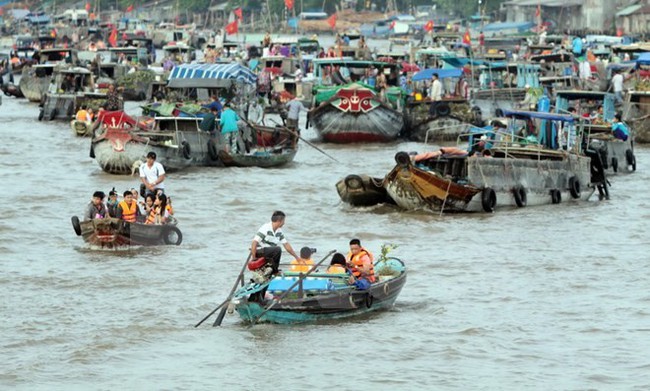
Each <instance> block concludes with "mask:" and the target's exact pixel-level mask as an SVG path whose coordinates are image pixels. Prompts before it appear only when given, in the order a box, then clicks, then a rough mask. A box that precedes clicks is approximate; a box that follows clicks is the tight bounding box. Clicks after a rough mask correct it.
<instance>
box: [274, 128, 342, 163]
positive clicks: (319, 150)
mask: <svg viewBox="0 0 650 391" xmlns="http://www.w3.org/2000/svg"><path fill="white" fill-rule="evenodd" d="M269 120H270V121H271V122H274V123H275V124H276V125H278V126H282V125H280V124H279V123H278V122H277V121H275V120H274V119H272V118H271V119H269ZM282 130H283V131H285V132H287V133H289V134H291V135H292V136H295V137H298V138H299V139H301V140H302V141H304V142H305V144H307V145H309V146H310V147H312V148H314V149H315V150H317V151H318V152H320V153H322V154H323V155H325V156H327V157H328V158H330V159H332V160H334V161H335V162H337V163H341V162H339V161H338V160H336V159H335V158H334V157H332V156H331V155H330V154H328V153H327V152H325V151H323V150H322V149H320V148H318V147H317V146H315V145H314V144H312V143H311V142H309V141H307V140H306V139H304V138H303V137H302V136H301V135H299V134H298V133H296V132H294V131H293V130H291V129H289V128H287V127H286V126H283V129H282Z"/></svg>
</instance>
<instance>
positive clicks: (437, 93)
mask: <svg viewBox="0 0 650 391" xmlns="http://www.w3.org/2000/svg"><path fill="white" fill-rule="evenodd" d="M429 97H430V98H431V106H430V107H429V114H430V115H431V116H436V115H437V114H436V109H437V108H438V103H440V101H441V100H442V83H440V80H439V79H438V74H437V73H434V74H433V81H432V82H431V90H430V91H429Z"/></svg>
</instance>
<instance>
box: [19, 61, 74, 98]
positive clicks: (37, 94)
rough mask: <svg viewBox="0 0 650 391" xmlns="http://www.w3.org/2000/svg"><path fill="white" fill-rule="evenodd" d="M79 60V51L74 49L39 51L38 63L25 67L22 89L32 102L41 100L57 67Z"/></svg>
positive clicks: (21, 80) (21, 79)
mask: <svg viewBox="0 0 650 391" xmlns="http://www.w3.org/2000/svg"><path fill="white" fill-rule="evenodd" d="M77 62H78V58H77V51H76V50H74V49H67V48H53V49H43V50H41V51H40V52H39V62H38V64H36V65H33V66H26V67H23V72H22V76H21V78H20V82H19V86H20V90H21V91H22V93H23V95H25V97H26V98H27V99H28V100H29V101H30V102H41V101H42V100H43V97H44V96H45V93H46V92H47V91H48V87H49V86H50V79H51V78H52V74H53V73H54V70H55V68H64V67H67V66H70V65H72V64H76V63H77Z"/></svg>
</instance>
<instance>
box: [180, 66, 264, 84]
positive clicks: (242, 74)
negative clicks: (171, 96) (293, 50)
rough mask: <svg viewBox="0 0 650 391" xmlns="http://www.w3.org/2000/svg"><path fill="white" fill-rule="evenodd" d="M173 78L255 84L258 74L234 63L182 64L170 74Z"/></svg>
mask: <svg viewBox="0 0 650 391" xmlns="http://www.w3.org/2000/svg"><path fill="white" fill-rule="evenodd" d="M173 79H230V80H237V81H240V82H243V83H247V84H254V83H255V82H256V81H257V76H256V75H255V74H254V73H253V72H251V70H250V69H248V68H246V67H244V66H242V65H239V64H236V63H233V64H182V65H178V66H177V67H175V68H174V69H173V70H172V72H171V74H170V75H169V80H170V81H171V80H173Z"/></svg>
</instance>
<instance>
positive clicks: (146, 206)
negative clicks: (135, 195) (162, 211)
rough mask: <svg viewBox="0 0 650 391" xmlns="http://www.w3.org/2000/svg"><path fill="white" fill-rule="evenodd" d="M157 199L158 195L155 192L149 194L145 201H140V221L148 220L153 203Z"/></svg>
mask: <svg viewBox="0 0 650 391" xmlns="http://www.w3.org/2000/svg"><path fill="white" fill-rule="evenodd" d="M155 201H156V196H155V195H153V194H147V196H146V197H145V198H144V202H140V217H139V219H138V221H140V222H141V223H144V222H146V221H147V218H148V217H149V214H150V213H151V210H152V209H153V204H154V202H155Z"/></svg>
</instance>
